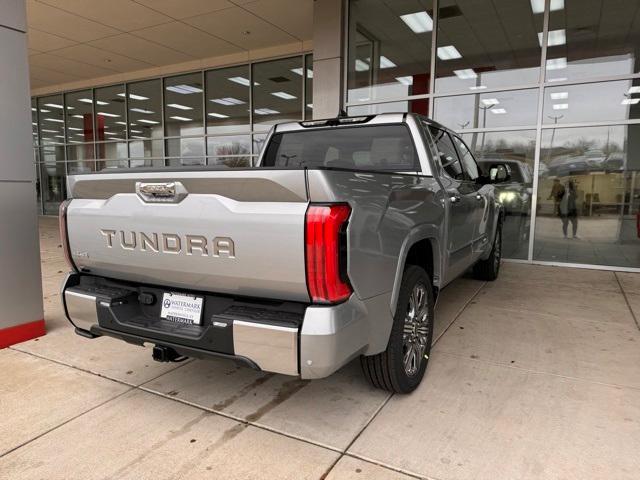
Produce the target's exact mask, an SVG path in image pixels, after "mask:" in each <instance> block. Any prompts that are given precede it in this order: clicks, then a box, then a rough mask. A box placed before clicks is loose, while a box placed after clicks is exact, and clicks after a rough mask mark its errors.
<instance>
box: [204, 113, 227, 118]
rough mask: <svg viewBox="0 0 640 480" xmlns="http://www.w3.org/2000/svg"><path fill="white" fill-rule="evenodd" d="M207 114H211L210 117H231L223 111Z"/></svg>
mask: <svg viewBox="0 0 640 480" xmlns="http://www.w3.org/2000/svg"><path fill="white" fill-rule="evenodd" d="M207 115H209V116H210V117H216V118H229V115H223V114H222V113H215V112H211V113H208V114H207Z"/></svg>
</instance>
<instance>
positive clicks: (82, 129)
mask: <svg viewBox="0 0 640 480" xmlns="http://www.w3.org/2000/svg"><path fill="white" fill-rule="evenodd" d="M67 130H77V131H79V132H82V131H84V128H77V127H67Z"/></svg>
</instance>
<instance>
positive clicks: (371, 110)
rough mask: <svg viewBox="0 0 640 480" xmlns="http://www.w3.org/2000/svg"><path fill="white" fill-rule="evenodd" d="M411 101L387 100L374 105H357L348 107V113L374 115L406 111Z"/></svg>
mask: <svg viewBox="0 0 640 480" xmlns="http://www.w3.org/2000/svg"><path fill="white" fill-rule="evenodd" d="M410 103H411V102H389V103H378V104H374V105H358V106H354V107H349V108H348V109H347V113H348V114H349V115H376V114H378V113H395V112H406V111H408V110H407V109H408V108H409V104H410Z"/></svg>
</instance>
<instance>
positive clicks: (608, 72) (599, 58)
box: [546, 0, 640, 82]
mask: <svg viewBox="0 0 640 480" xmlns="http://www.w3.org/2000/svg"><path fill="white" fill-rule="evenodd" d="M562 6H563V8H558V9H554V10H552V11H551V12H550V14H549V37H550V38H549V49H548V51H547V59H548V60H547V69H546V77H547V81H549V82H553V81H565V80H579V79H584V78H592V77H602V76H613V75H628V74H632V73H637V72H640V62H639V61H638V59H636V56H637V55H638V52H639V50H640V22H638V20H637V15H638V1H637V0H591V1H590V2H588V4H586V3H585V1H584V0H564V1H563V2H562Z"/></svg>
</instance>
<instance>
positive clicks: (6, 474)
mask: <svg viewBox="0 0 640 480" xmlns="http://www.w3.org/2000/svg"><path fill="white" fill-rule="evenodd" d="M56 229H57V225H56V221H55V219H51V218H43V219H42V222H41V250H42V259H43V260H42V262H43V277H44V278H43V285H44V299H45V310H46V321H47V328H48V331H49V333H48V334H47V335H46V336H45V337H42V338H39V339H35V340H32V341H30V342H26V343H23V344H20V345H16V346H14V347H12V348H9V349H5V350H1V351H0V362H1V363H2V374H0V478H2V479H4V478H7V479H94V478H96V479H98V478H100V479H102V478H113V479H122V478H135V479H147V478H148V479H153V480H160V479H169V478H172V479H180V478H190V479H192V478H225V479H246V478H256V479H262V478H291V479H303V478H309V479H320V478H329V479H338V478H340V479H341V478H354V479H389V478H411V477H417V478H429V479H439V480H449V479H452V480H453V479H491V480H495V479H511V478H518V479H529V478H530V479H536V480H537V479H556V478H575V479H580V480H583V479H586V478H611V479H626V478H628V479H637V478H638V472H639V471H640V454H639V453H638V452H639V451H640V330H639V329H638V326H637V323H636V320H637V319H640V275H637V274H629V273H613V272H604V271H594V270H577V269H568V268H553V267H541V266H532V265H523V264H515V263H506V264H505V265H504V266H503V270H502V272H501V276H500V279H499V280H498V281H496V282H494V283H490V284H484V283H482V282H478V281H475V280H472V279H469V278H463V279H460V280H457V281H456V282H455V283H454V284H452V285H451V286H449V287H447V288H446V289H445V290H444V291H443V292H442V295H441V298H440V300H439V304H438V306H437V325H436V335H435V342H436V343H435V347H434V349H433V351H432V357H431V361H430V363H429V370H428V372H427V375H426V377H425V379H424V381H423V383H422V385H421V386H420V387H419V389H418V390H417V391H416V392H414V393H413V394H411V395H407V396H397V395H396V396H392V395H389V394H387V393H385V392H382V391H378V390H375V389H373V388H371V387H370V386H369V385H368V384H367V383H366V382H365V380H364V379H363V377H362V375H361V373H360V369H359V365H358V364H357V362H353V363H352V364H350V365H348V366H346V367H345V368H343V369H342V370H341V371H340V372H338V373H336V374H335V375H333V376H331V377H330V378H327V379H323V380H318V381H312V382H308V381H301V380H298V379H296V378H293V377H285V376H281V375H274V374H266V373H260V372H255V371H253V370H250V369H247V368H244V367H239V366H237V365H235V364H234V363H232V362H229V361H224V360H215V361H197V360H190V361H187V362H184V363H180V364H158V363H155V362H153V361H152V360H151V351H150V349H149V348H141V347H136V346H132V345H127V344H125V343H124V342H119V341H117V340H113V339H109V338H101V339H96V340H93V341H89V340H87V339H84V338H80V337H78V336H76V335H75V334H73V331H72V328H71V327H70V325H69V324H68V323H67V321H66V320H65V319H64V315H63V312H62V308H61V305H60V296H59V292H58V289H59V287H60V282H61V280H62V277H63V275H64V272H66V269H67V268H66V266H65V264H64V260H63V258H62V252H61V249H60V247H59V241H58V235H57V230H56ZM634 312H635V318H634Z"/></svg>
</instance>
